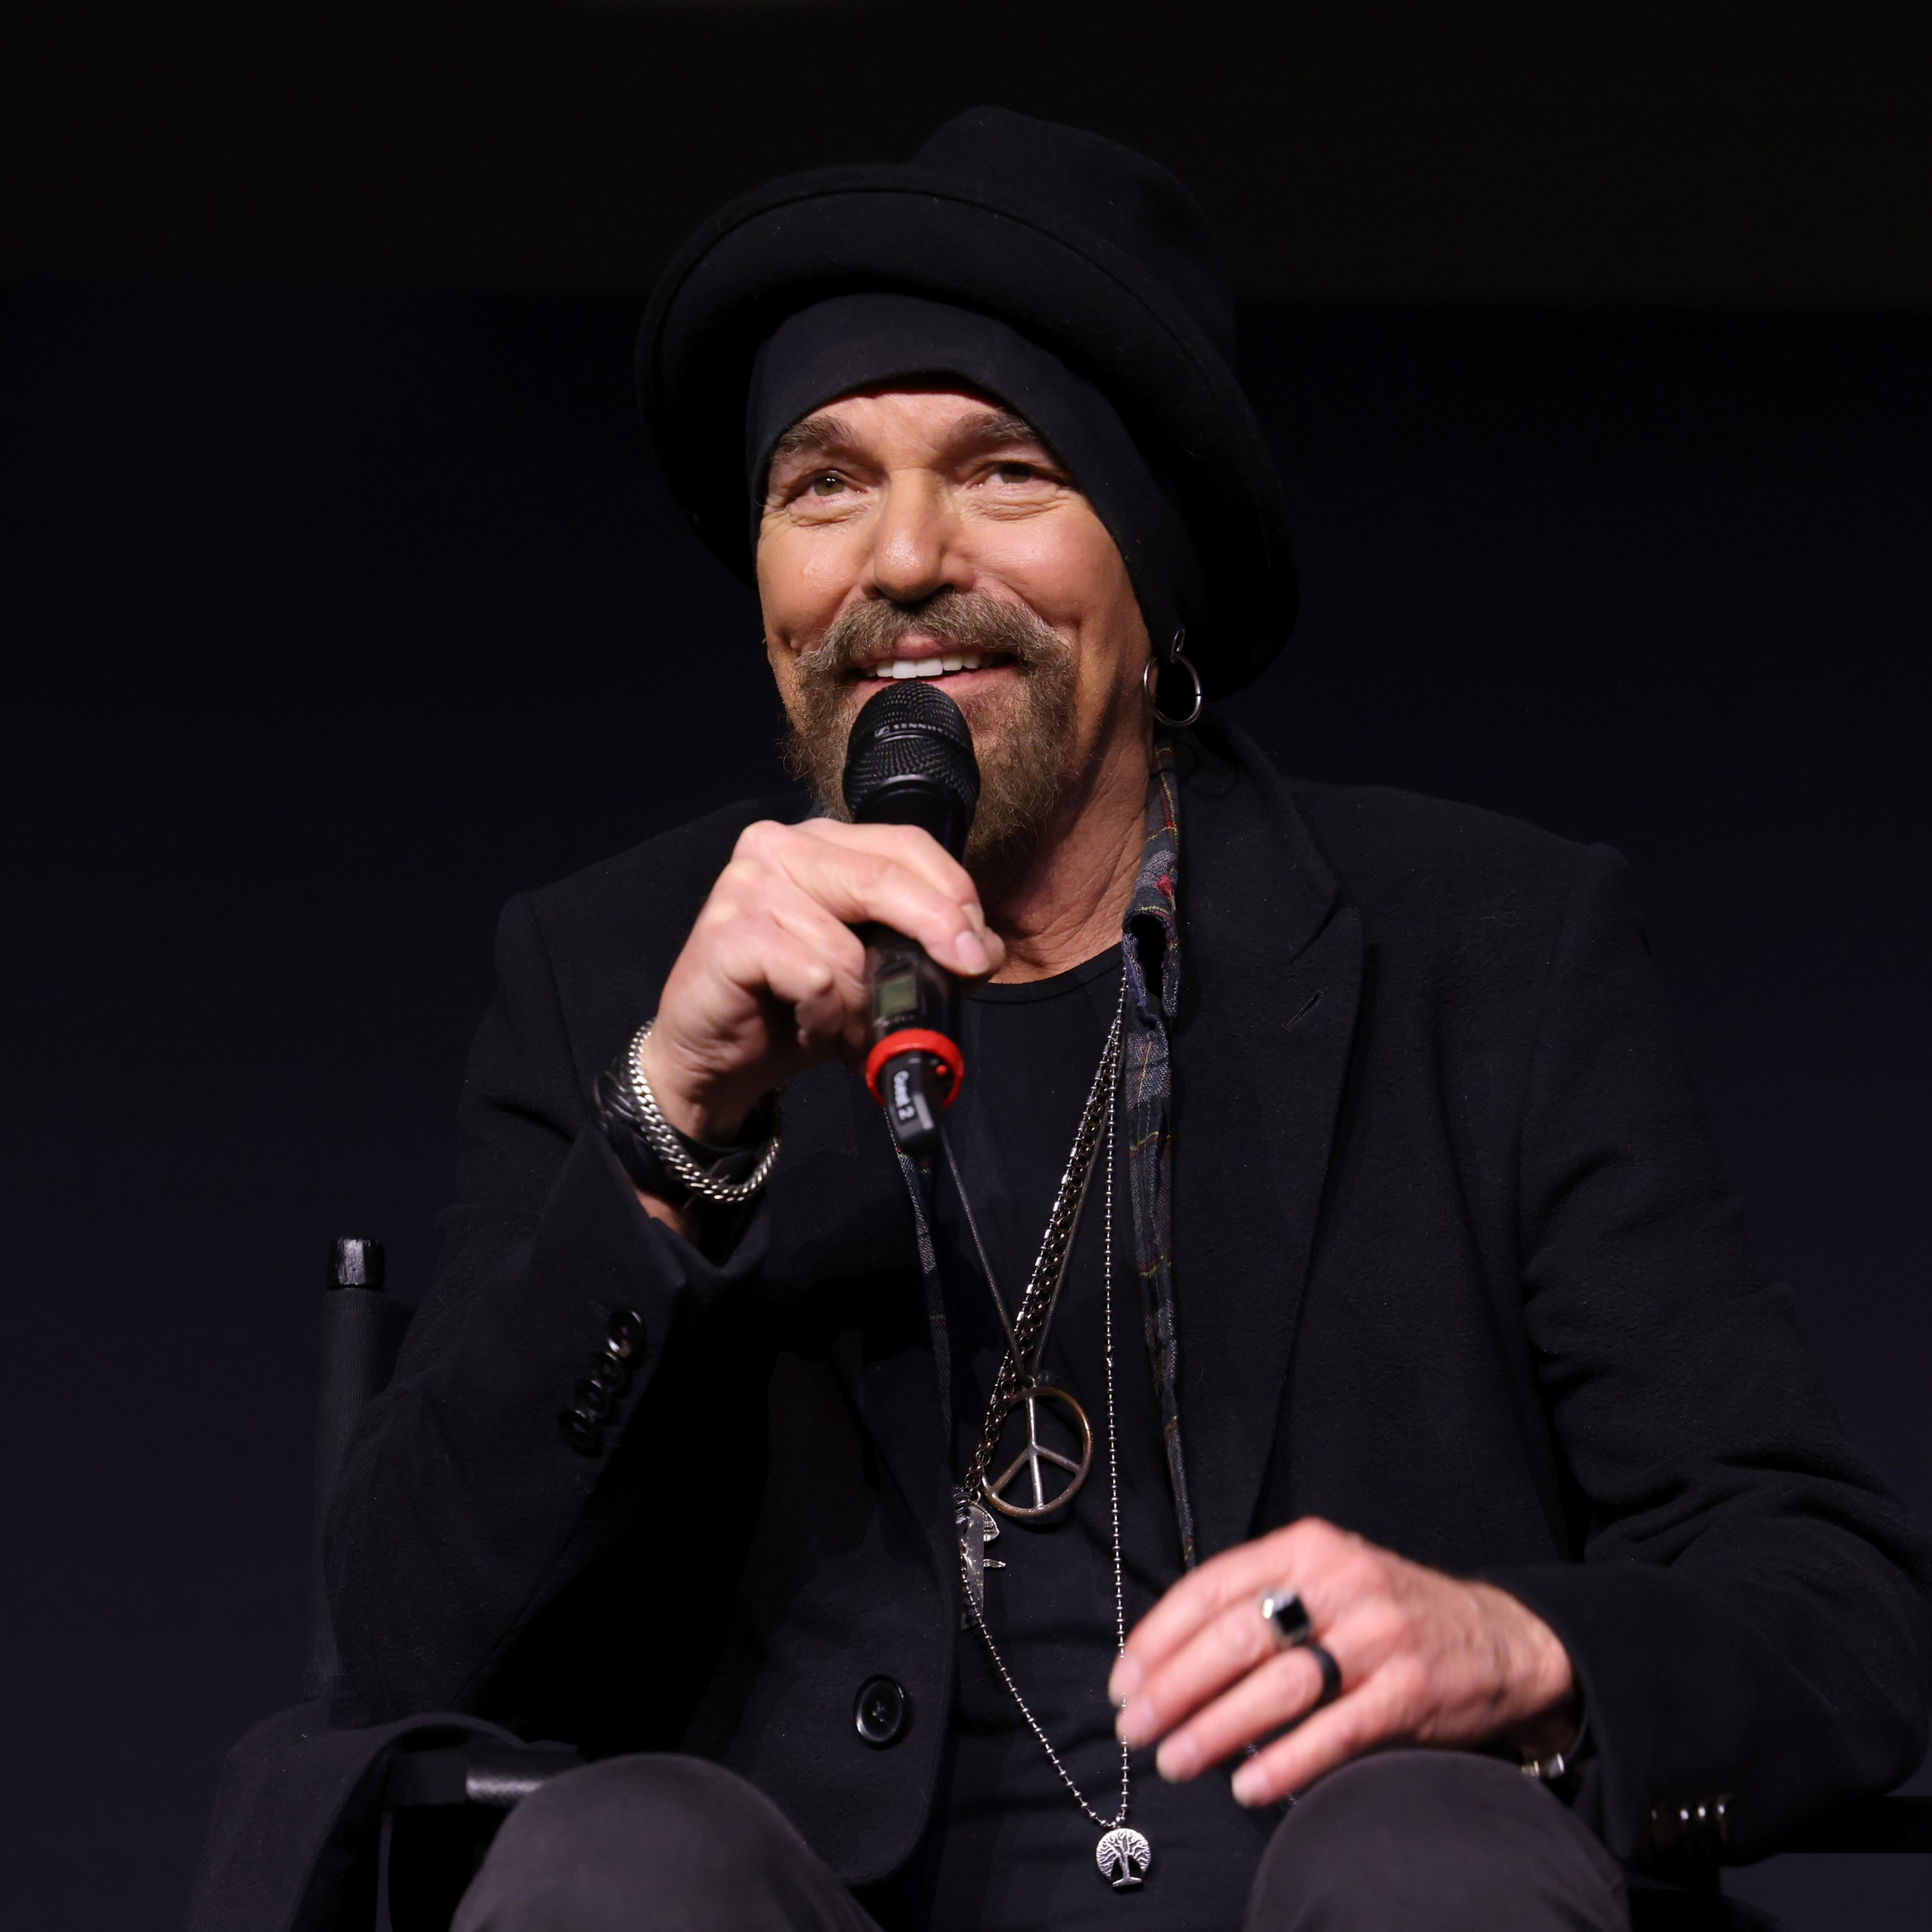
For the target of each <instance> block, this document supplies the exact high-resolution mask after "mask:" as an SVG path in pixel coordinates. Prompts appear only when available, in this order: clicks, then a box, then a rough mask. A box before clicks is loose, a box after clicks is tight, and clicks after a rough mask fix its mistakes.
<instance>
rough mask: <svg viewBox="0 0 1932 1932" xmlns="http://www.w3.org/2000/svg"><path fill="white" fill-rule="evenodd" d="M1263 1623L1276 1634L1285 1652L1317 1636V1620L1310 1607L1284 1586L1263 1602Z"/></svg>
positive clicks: (1263, 1598)
mask: <svg viewBox="0 0 1932 1932" xmlns="http://www.w3.org/2000/svg"><path fill="white" fill-rule="evenodd" d="M1261 1612H1262V1622H1264V1623H1265V1624H1266V1625H1268V1628H1269V1629H1270V1630H1271V1631H1274V1634H1275V1637H1276V1639H1277V1641H1278V1642H1279V1643H1280V1645H1281V1646H1282V1648H1283V1649H1284V1650H1293V1649H1295V1648H1296V1647H1297V1646H1299V1645H1301V1644H1304V1643H1307V1641H1308V1640H1309V1639H1310V1637H1313V1635H1314V1634H1315V1620H1314V1619H1313V1618H1312V1617H1311V1616H1310V1615H1309V1614H1308V1607H1307V1604H1304V1603H1303V1601H1301V1598H1299V1597H1298V1596H1297V1595H1295V1592H1293V1591H1292V1590H1291V1589H1288V1588H1287V1587H1286V1586H1283V1588H1282V1589H1279V1590H1270V1591H1269V1592H1267V1593H1266V1595H1264V1596H1263V1597H1262V1600H1261Z"/></svg>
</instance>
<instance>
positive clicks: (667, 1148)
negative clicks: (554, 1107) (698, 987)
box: [626, 1020, 779, 1208]
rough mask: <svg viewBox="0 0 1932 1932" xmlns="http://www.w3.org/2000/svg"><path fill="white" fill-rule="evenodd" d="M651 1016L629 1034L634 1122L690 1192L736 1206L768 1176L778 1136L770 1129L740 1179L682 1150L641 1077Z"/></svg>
mask: <svg viewBox="0 0 1932 1932" xmlns="http://www.w3.org/2000/svg"><path fill="white" fill-rule="evenodd" d="M655 1024H656V1022H655V1020H646V1021H645V1022H644V1023H643V1025H642V1026H640V1028H638V1029H637V1032H636V1033H635V1034H634V1035H633V1036H632V1037H631V1051H630V1053H629V1055H628V1058H627V1061H626V1064H627V1066H628V1069H629V1074H630V1087H631V1100H632V1101H633V1102H634V1103H635V1104H636V1106H637V1124H638V1126H639V1127H640V1128H641V1129H642V1130H643V1136H644V1138H645V1139H646V1140H647V1141H649V1142H650V1145H651V1151H652V1153H653V1154H655V1155H656V1156H657V1157H658V1160H661V1161H662V1162H663V1163H664V1166H666V1167H667V1168H669V1169H670V1171H671V1172H672V1173H673V1174H674V1175H676V1177H677V1178H678V1179H679V1181H682V1182H683V1183H684V1184H685V1187H688V1188H689V1189H690V1190H691V1193H694V1194H695V1195H697V1196H700V1198H701V1199H704V1200H706V1201H715V1202H717V1203H718V1205H719V1206H721V1207H724V1208H736V1207H737V1206H738V1205H740V1203H742V1202H746V1201H748V1200H750V1199H751V1196H753V1195H754V1194H755V1193H757V1191H758V1190H759V1189H760V1188H761V1187H763V1186H764V1184H765V1183H766V1181H769V1179H770V1178H771V1174H772V1167H773V1166H774V1165H775V1163H776V1162H777V1160H778V1140H779V1136H778V1135H777V1134H776V1133H774V1134H773V1135H772V1137H771V1139H769V1140H768V1141H767V1142H766V1143H765V1151H764V1152H763V1154H760V1156H759V1157H758V1164H757V1166H756V1167H754V1168H753V1169H752V1170H751V1172H750V1173H749V1174H748V1175H746V1176H745V1178H744V1179H743V1180H742V1181H720V1180H719V1179H718V1178H717V1177H716V1176H715V1175H714V1174H713V1173H712V1172H711V1170H710V1169H709V1168H706V1167H701V1166H699V1164H698V1163H697V1162H696V1161H694V1160H692V1159H691V1156H690V1154H688V1153H687V1152H686V1151H685V1145H684V1141H683V1139H682V1136H680V1135H679V1133H678V1131H677V1130H676V1128H675V1127H673V1126H672V1125H671V1124H670V1121H667V1120H666V1119H665V1118H664V1109H662V1108H661V1107H660V1106H658V1097H657V1096H656V1095H655V1094H653V1093H652V1091H651V1083H650V1082H649V1081H648V1080H647V1079H645V1077H644V1042H645V1041H646V1040H649V1038H650V1037H651V1028H652V1027H653V1026H654V1025H655Z"/></svg>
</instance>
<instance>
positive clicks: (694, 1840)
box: [454, 1755, 804, 1932]
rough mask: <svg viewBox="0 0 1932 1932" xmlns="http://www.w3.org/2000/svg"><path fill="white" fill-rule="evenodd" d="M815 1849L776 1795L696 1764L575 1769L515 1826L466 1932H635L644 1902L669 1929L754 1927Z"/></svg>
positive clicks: (480, 1877) (492, 1856) (510, 1824)
mask: <svg viewBox="0 0 1932 1932" xmlns="http://www.w3.org/2000/svg"><path fill="white" fill-rule="evenodd" d="M803 1853H804V1846H803V1844H802V1841H800V1840H799V1838H798V1836H797V1834H796V1832H794V1831H793V1829H792V1828H791V1826H790V1824H789V1823H787V1821H786V1820H785V1818H784V1814H782V1813H781V1812H780V1811H778V1808H777V1807H776V1806H775V1805H773V1804H772V1802H770V1800H769V1799H767V1798H766V1797H764V1796H763V1795H762V1794H761V1793H759V1792H757V1791H755V1790H753V1789H752V1787H751V1786H750V1785H748V1784H746V1783H745V1781H744V1780H743V1779H742V1778H738V1777H736V1776H734V1775H733V1774H732V1773H731V1772H728V1771H725V1770H724V1769H721V1768H720V1767H719V1766H716V1765H715V1764H707V1763H705V1762H704V1761H703V1760H701V1759H698V1758H689V1757H671V1756H668V1755H665V1756H655V1755H653V1756H646V1757H621V1758H610V1759H607V1760H604V1761H603V1762H602V1763H598V1764H592V1765H586V1766H584V1768H583V1769H582V1770H580V1771H573V1772H566V1773H565V1775H563V1776H562V1777H561V1778H554V1779H553V1780H552V1781H550V1783H549V1784H546V1785H544V1787H542V1789H541V1790H538V1791H536V1792H533V1793H532V1794H531V1795H530V1796H529V1797H528V1798H526V1799H524V1800H523V1802H522V1803H521V1804H520V1805H518V1806H517V1808H516V1810H515V1811H513V1812H511V1814H510V1815H509V1817H508V1818H507V1819H506V1820H505V1821H504V1823H503V1827H502V1830H501V1831H499V1832H498V1833H497V1835H496V1842H495V1843H493V1845H492V1846H490V1852H489V1855H488V1856H487V1858H485V1859H484V1861H483V1865H482V1868H481V1870H480V1871H479V1872H478V1874H477V1876H476V1880H475V1883H474V1884H473V1885H472V1886H471V1887H470V1888H469V1891H468V1893H466V1894H465V1896H464V1898H463V1907H462V1909H461V1910H460V1912H458V1915H457V1919H456V1924H455V1928H454V1932H523V1928H525V1927H532V1928H533V1927H553V1926H568V1927H571V1932H578V1928H582V1932H616V1928H618V1927H622V1928H624V1932H631V1928H633V1927H636V1926H637V1924H639V1923H640V1918H639V1916H638V1913H639V1905H640V1900H646V1899H648V1900H650V1901H652V1908H653V1912H652V1915H653V1916H654V1917H657V1918H661V1921H662V1922H665V1923H668V1924H682V1925H688V1926H691V1927H702V1926H706V1925H711V1924H715V1925H718V1926H720V1927H723V1926H727V1925H729V1926H737V1925H749V1924H756V1923H757V1922H758V1921H760V1918H762V1917H763V1913H761V1912H759V1911H757V1910H756V1909H753V1908H752V1906H751V1898H752V1897H753V1896H754V1894H757V1893H759V1892H760V1890H761V1888H764V1887H765V1886H766V1883H767V1881H768V1880H769V1878H770V1876H771V1875H772V1873H773V1872H774V1870H778V1869H781V1868H782V1867H784V1865H786V1864H787V1863H788V1862H789V1861H792V1860H794V1859H796V1858H798V1857H799V1856H800V1855H802V1854H803Z"/></svg>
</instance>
